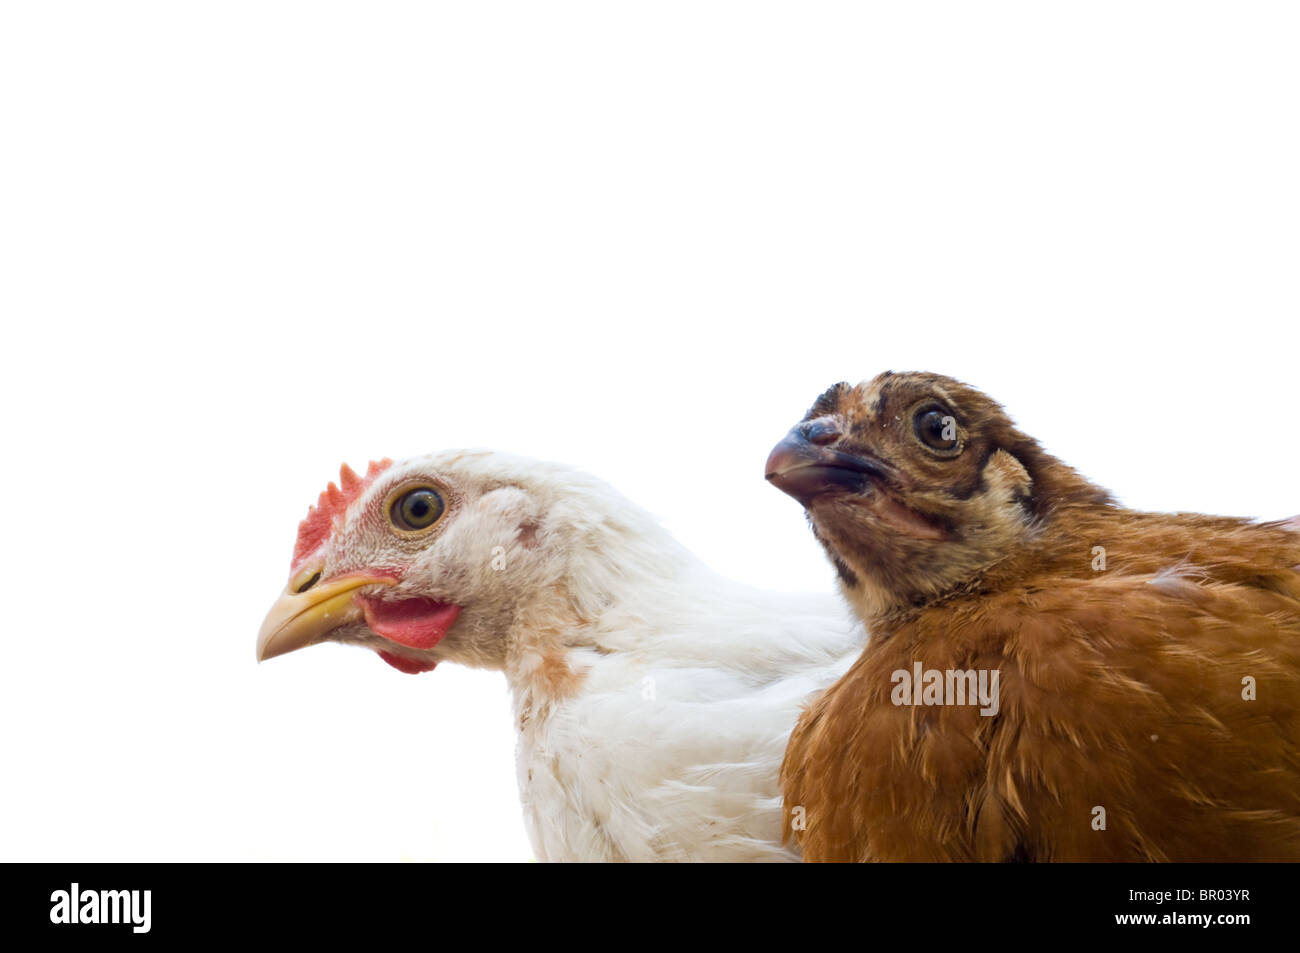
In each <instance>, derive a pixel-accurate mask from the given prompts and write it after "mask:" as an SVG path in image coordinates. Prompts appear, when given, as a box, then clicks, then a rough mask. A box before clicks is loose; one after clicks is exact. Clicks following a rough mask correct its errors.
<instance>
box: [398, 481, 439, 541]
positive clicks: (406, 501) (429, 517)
mask: <svg viewBox="0 0 1300 953" xmlns="http://www.w3.org/2000/svg"><path fill="white" fill-rule="evenodd" d="M444 509H446V506H445V504H444V503H443V502H442V496H441V495H440V494H439V493H438V491H437V490H432V489H430V488H429V487H427V486H422V487H419V488H418V489H414V490H407V491H406V492H405V493H403V494H402V495H401V496H399V497H398V498H397V499H396V500H394V501H393V505H392V508H391V509H390V510H389V516H390V517H391V519H392V521H393V525H394V526H396V527H397V528H398V529H405V530H415V529H428V528H429V527H430V526H432V525H433V524H434V523H436V522H438V519H439V517H441V516H442V511H443V510H444Z"/></svg>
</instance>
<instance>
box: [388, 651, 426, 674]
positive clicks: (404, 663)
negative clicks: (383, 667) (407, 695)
mask: <svg viewBox="0 0 1300 953" xmlns="http://www.w3.org/2000/svg"><path fill="white" fill-rule="evenodd" d="M379 657H380V658H381V659H383V660H384V661H385V662H387V663H388V664H389V665H391V666H393V668H395V669H397V670H398V671H399V672H405V673H406V674H407V675H419V674H420V673H421V672H432V671H433V670H434V669H435V668H437V667H438V663H437V662H417V661H416V660H415V659H413V658H403V657H402V656H400V655H394V654H393V653H392V652H382V651H381V652H380V653H379Z"/></svg>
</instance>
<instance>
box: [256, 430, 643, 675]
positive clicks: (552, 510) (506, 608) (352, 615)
mask: <svg viewBox="0 0 1300 953" xmlns="http://www.w3.org/2000/svg"><path fill="white" fill-rule="evenodd" d="M617 499H620V498H618V497H617V494H615V493H614V491H613V490H612V489H610V488H609V487H608V486H606V485H605V484H603V483H601V482H600V481H598V480H596V479H594V478H592V477H589V476H587V475H586V474H583V473H581V472H578V471H574V470H570V469H568V468H565V467H560V466H557V465H554V464H546V463H540V462H537V461H532V460H524V459H521V458H516V457H511V456H508V455H504V454H498V453H490V452H483V451H448V452H444V453H439V454H433V455H430V456H427V457H420V458H417V459H413V460H409V461H406V462H404V463H400V464H393V463H392V462H391V461H389V460H384V461H382V462H380V463H371V464H370V467H369V469H368V470H367V471H366V473H365V475H364V476H360V475H358V474H356V473H355V472H353V471H352V470H350V469H349V468H348V467H346V466H344V467H343V469H342V471H341V473H340V481H339V484H338V485H337V486H336V485H335V484H333V483H331V484H330V485H329V488H328V489H326V490H325V492H324V493H322V494H321V496H320V499H319V500H318V501H317V503H316V505H315V506H314V507H312V508H311V510H310V511H309V512H308V514H307V517H306V519H304V520H303V521H302V523H301V524H300V526H299V528H298V540H297V545H296V546H295V549H294V555H293V563H292V568H291V572H290V577H289V583H288V586H287V587H286V589H285V591H284V593H283V594H282V595H281V596H280V598H279V599H278V601H277V602H276V603H275V605H274V606H272V607H271V610H270V612H269V613H268V614H267V617H266V620H265V621H264V622H263V624H262V629H261V632H260V633H259V635H258V640H257V657H258V660H259V661H260V660H264V659H268V658H273V657H274V656H277V655H283V654H284V653H286V652H291V651H294V650H295V649H299V648H304V647H306V646H308V645H314V644H316V643H318V642H326V641H332V642H346V643H352V644H356V645H362V646H365V647H368V648H372V649H374V650H376V651H377V652H378V653H379V655H380V656H381V657H382V658H383V659H384V660H385V661H386V662H388V663H389V664H390V665H393V666H394V667H396V668H398V669H400V670H401V671H403V672H408V673H417V672H426V671H429V670H431V669H432V668H433V667H434V666H435V665H436V664H437V663H438V662H440V661H444V660H451V661H456V662H460V663H462V664H466V665H472V666H479V667H490V668H501V667H503V665H504V663H505V660H506V652H507V649H508V646H507V644H506V635H507V634H508V633H509V631H510V630H511V626H512V624H513V623H514V621H515V619H516V616H517V615H518V614H519V613H520V612H521V611H522V610H523V609H524V608H526V603H527V601H528V600H535V599H536V598H537V594H538V593H545V592H551V593H554V592H562V591H567V587H566V586H565V585H564V580H565V578H566V577H567V575H568V574H569V573H570V571H571V562H572V560H573V558H574V554H575V552H576V553H581V552H583V551H590V549H591V543H592V537H593V534H594V535H599V532H600V530H601V529H602V528H606V529H607V528H609V527H608V519H607V517H606V515H605V514H607V513H609V512H611V511H614V512H617V511H622V512H626V508H625V507H620V506H616V505H614V506H607V505H606V502H605V501H606V500H611V502H612V500H617ZM623 529H625V530H626V531H627V532H631V533H636V532H639V531H641V528H640V527H635V526H627V527H623Z"/></svg>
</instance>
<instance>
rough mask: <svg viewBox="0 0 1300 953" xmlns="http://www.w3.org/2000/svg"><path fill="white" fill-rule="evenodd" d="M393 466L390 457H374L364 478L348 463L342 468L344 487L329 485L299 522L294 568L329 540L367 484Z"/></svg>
mask: <svg viewBox="0 0 1300 953" xmlns="http://www.w3.org/2000/svg"><path fill="white" fill-rule="evenodd" d="M392 465H393V461H392V460H389V459H388V458H387V457H384V459H382V460H380V461H379V462H378V463H376V462H375V461H374V460H371V461H370V466H369V467H367V468H366V475H365V476H363V477H362V476H357V474H356V472H355V471H354V470H353V469H352V468H351V467H350V466H348V465H347V464H346V463H345V464H343V466H342V467H340V468H339V483H340V484H341V485H342V489H340V488H339V487H337V486H335V485H334V484H333V483H331V484H330V485H329V486H327V487H326V488H325V492H323V493H322V494H321V495H320V499H318V500H317V501H316V505H315V506H313V507H312V508H311V509H309V510H308V511H307V518H306V519H304V520H303V521H302V522H301V523H299V524H298V543H297V545H295V546H294V547H293V566H292V568H294V569H296V568H297V567H298V564H299V563H301V562H302V561H303V560H305V559H306V558H307V557H308V556H310V555H311V554H312V553H314V552H316V550H318V549H320V548H321V546H322V545H323V544H324V543H325V540H327V539H329V535H330V531H331V530H332V529H333V528H334V523H335V521H336V520H338V519H340V518H342V516H343V514H344V513H345V512H347V508H348V507H349V506H351V505H352V503H353V502H355V501H356V499H357V498H358V497H359V496H361V494H362V493H363V492H365V489H366V487H368V486H370V484H371V483H374V482H375V477H377V476H379V474H381V473H383V472H384V471H385V470H387V469H388V468H389V467H390V466H392Z"/></svg>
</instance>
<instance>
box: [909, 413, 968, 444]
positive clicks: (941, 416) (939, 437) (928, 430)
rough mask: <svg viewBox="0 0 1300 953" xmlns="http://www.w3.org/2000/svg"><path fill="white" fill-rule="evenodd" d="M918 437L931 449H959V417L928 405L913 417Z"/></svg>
mask: <svg viewBox="0 0 1300 953" xmlns="http://www.w3.org/2000/svg"><path fill="white" fill-rule="evenodd" d="M912 426H913V428H914V429H915V430H916V436H917V439H919V440H920V441H921V443H923V444H925V445H926V446H927V447H929V448H930V449H931V450H940V451H950V450H956V449H957V443H958V437H957V418H956V417H954V416H953V415H952V414H950V413H948V412H947V411H945V410H943V409H941V408H938V407H927V408H924V409H922V410H919V411H917V413H916V416H915V417H914V418H912Z"/></svg>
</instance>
